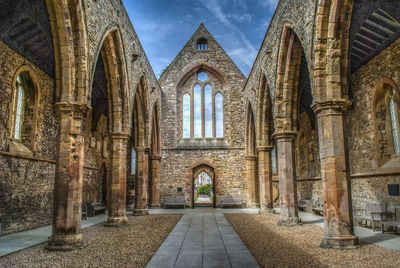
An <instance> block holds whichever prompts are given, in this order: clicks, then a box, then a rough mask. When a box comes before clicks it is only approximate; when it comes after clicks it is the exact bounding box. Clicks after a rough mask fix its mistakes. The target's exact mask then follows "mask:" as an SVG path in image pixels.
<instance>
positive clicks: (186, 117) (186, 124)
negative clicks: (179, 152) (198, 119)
mask: <svg viewBox="0 0 400 268" xmlns="http://www.w3.org/2000/svg"><path fill="white" fill-rule="evenodd" d="M183 138H184V139H190V95H189V94H187V93H186V94H185V95H184V96H183Z"/></svg>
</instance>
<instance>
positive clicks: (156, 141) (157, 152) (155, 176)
mask: <svg viewBox="0 0 400 268" xmlns="http://www.w3.org/2000/svg"><path fill="white" fill-rule="evenodd" d="M150 151H151V155H150V160H151V162H150V176H149V177H150V179H149V204H150V207H152V208H155V207H160V169H161V165H160V161H161V130H160V103H159V101H158V100H157V102H156V103H155V104H154V107H153V120H152V129H151V145H150Z"/></svg>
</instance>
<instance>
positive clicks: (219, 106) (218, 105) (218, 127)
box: [215, 93, 224, 138]
mask: <svg viewBox="0 0 400 268" xmlns="http://www.w3.org/2000/svg"><path fill="white" fill-rule="evenodd" d="M215 136H216V137H217V138H223V137H224V103H223V97H222V94H221V93H217V94H216V95H215Z"/></svg>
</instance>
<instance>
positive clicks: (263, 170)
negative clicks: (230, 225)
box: [257, 146, 274, 213]
mask: <svg viewBox="0 0 400 268" xmlns="http://www.w3.org/2000/svg"><path fill="white" fill-rule="evenodd" d="M273 148H274V147H272V146H264V147H258V148H257V151H258V176H259V178H260V213H273V212H274V210H273V192H272V162H271V151H272V149H273Z"/></svg>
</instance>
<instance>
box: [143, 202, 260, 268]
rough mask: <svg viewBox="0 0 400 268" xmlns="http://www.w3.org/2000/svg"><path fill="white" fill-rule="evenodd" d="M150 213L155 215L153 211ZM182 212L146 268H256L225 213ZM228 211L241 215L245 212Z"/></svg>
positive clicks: (205, 210) (204, 209) (213, 210)
mask: <svg viewBox="0 0 400 268" xmlns="http://www.w3.org/2000/svg"><path fill="white" fill-rule="evenodd" d="M161 211H163V210H160V211H159V212H161ZM174 211H175V210H174ZM152 212H153V213H154V214H156V213H157V211H154V210H152ZM184 212H185V214H184V215H183V217H182V219H181V220H180V221H179V222H178V224H177V225H176V227H175V228H174V230H173V231H172V232H171V233H170V234H169V236H168V237H167V239H166V240H165V241H164V243H163V244H162V245H161V247H160V248H159V249H158V251H157V252H156V254H155V255H154V256H153V258H152V259H151V261H150V262H149V264H148V265H147V267H148V268H153V267H154V268H158V267H171V268H172V267H207V268H208V267H218V268H219V267H221V268H222V267H246V268H252V267H259V266H258V264H257V261H256V260H255V259H254V257H253V255H251V253H250V251H249V250H248V249H247V247H246V246H245V245H244V243H243V242H242V240H241V239H240V238H239V236H238V235H237V233H236V232H235V231H234V230H233V228H232V226H231V225H230V224H229V222H228V221H227V219H226V218H225V216H224V215H223V214H222V213H223V212H227V210H223V211H222V210H217V209H207V208H196V209H194V210H193V209H190V210H185V211H184ZM231 212H238V213H243V212H246V210H239V209H238V210H231ZM175 213H176V211H175ZM247 213H249V211H248V210H247ZM250 213H251V212H250ZM253 213H254V212H253Z"/></svg>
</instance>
